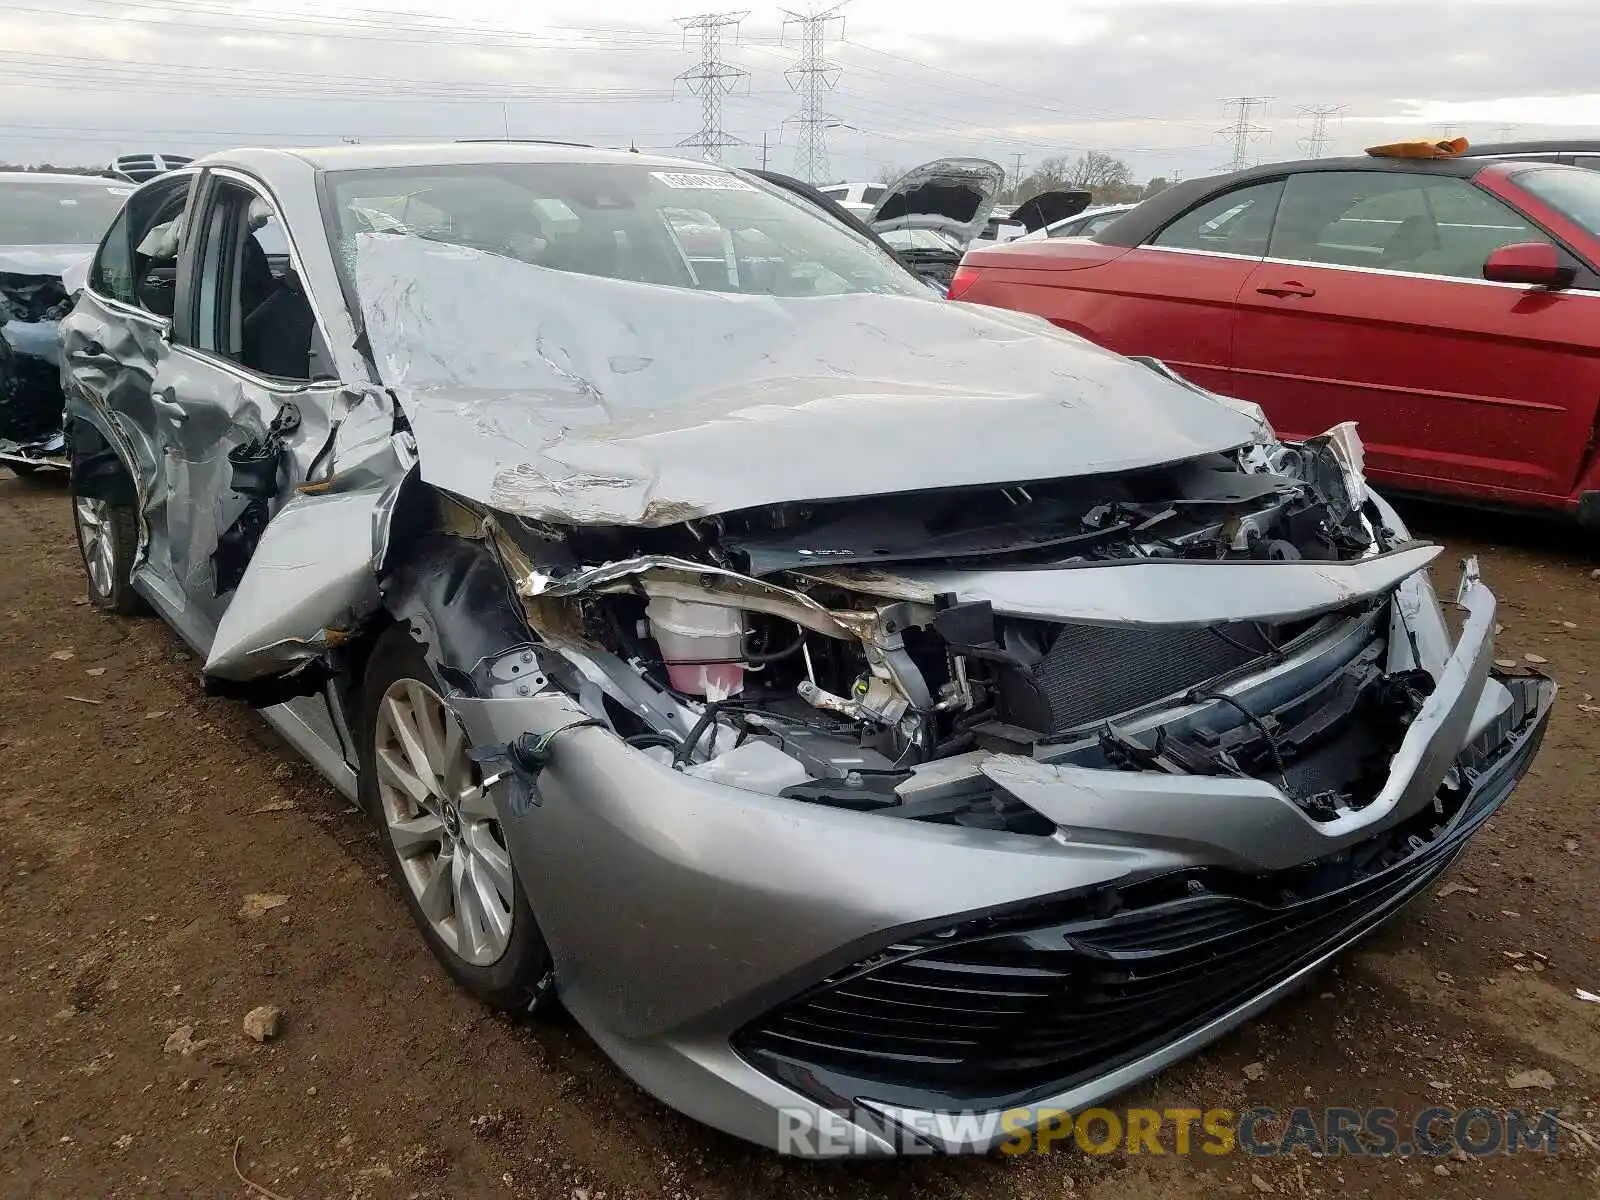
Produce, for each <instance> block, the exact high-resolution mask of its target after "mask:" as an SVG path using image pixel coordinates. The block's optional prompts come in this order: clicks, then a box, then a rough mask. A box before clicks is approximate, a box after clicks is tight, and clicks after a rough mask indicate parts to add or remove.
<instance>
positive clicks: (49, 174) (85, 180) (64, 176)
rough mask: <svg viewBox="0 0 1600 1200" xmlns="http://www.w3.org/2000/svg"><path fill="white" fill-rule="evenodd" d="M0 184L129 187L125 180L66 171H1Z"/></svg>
mask: <svg viewBox="0 0 1600 1200" xmlns="http://www.w3.org/2000/svg"><path fill="white" fill-rule="evenodd" d="M0 183H65V184H74V183H77V184H82V185H84V186H86V187H127V186H128V184H127V181H126V180H123V179H111V178H109V177H108V176H105V175H73V174H68V173H67V172H65V171H0Z"/></svg>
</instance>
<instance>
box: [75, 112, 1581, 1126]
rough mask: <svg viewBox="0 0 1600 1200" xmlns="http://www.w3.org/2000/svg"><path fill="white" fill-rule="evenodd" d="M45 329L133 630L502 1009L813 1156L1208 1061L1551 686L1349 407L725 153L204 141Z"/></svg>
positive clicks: (1524, 745) (1415, 886) (1546, 703)
mask: <svg viewBox="0 0 1600 1200" xmlns="http://www.w3.org/2000/svg"><path fill="white" fill-rule="evenodd" d="M61 338H62V351H63V354H62V361H63V374H64V382H65V385H66V391H67V397H68V398H67V426H66V431H67V436H68V440H69V444H70V454H71V467H72V484H71V490H72V505H73V513H74V517H75V521H76V527H77V531H78V535H79V539H80V542H81V546H82V550H83V558H84V563H85V567H86V569H87V575H88V586H89V594H90V597H91V599H92V600H93V601H94V603H96V604H98V605H101V606H103V607H105V608H107V609H111V610H115V611H118V612H134V611H136V610H138V609H140V608H142V607H146V606H147V607H149V608H153V609H154V610H155V611H156V612H157V613H158V614H160V616H161V617H162V618H163V619H164V620H166V621H167V622H168V623H169V624H170V625H171V626H172V627H173V628H174V629H176V630H177V631H178V633H179V634H180V635H181V636H182V637H183V638H184V639H185V640H186V641H187V642H189V643H190V644H191V645H193V646H194V647H195V648H196V649H197V650H198V652H199V653H200V654H201V655H202V656H203V657H204V660H205V666H204V677H205V682H206V686H207V687H208V689H209V690H211V691H212V692H213V693H216V694H222V695H227V696H233V697H237V698H238V699H240V700H241V701H243V702H246V703H249V704H252V705H254V706H256V707H258V708H259V709H260V710H261V712H262V715H263V716H264V717H265V718H266V719H267V720H268V721H270V722H271V723H272V725H273V726H274V727H275V728H276V729H277V730H278V731H279V732H280V733H281V734H282V735H283V736H284V737H285V738H287V739H288V741H289V742H290V743H292V744H293V745H294V746H295V747H296V748H297V749H298V750H299V751H300V752H301V753H302V754H304V755H305V756H306V758H307V759H309V760H310V761H311V762H312V763H314V764H315V765H316V767H317V768H318V770H320V771H321V772H322V773H323V774H324V775H326V776H327V778H328V779H329V780H330V781H332V783H333V784H334V785H335V786H336V787H338V788H339V789H340V790H341V791H343V792H344V793H345V794H346V795H348V796H351V797H354V798H357V799H358V800H359V802H360V804H361V805H362V806H363V807H364V808H365V809H366V810H367V811H368V812H369V813H370V814H371V816H372V819H373V820H374V821H375V822H376V824H377V826H378V828H379V829H380V830H381V831H382V837H383V842H384V845H385V847H386V854H387V857H388V860H389V864H390V867H391V868H392V870H393V872H394V875H395V877H396V879H397V880H398V881H399V884H400V890H401V892H402V894H403V895H404V897H405V901H406V904H407V906H408V907H409V908H410V910H411V915H412V917H413V918H414V920H415V922H416V925H417V928H418V930H419V931H420V933H421V935H422V937H423V939H424V940H425V941H426V942H427V944H428V947H429V949H430V950H431V951H432V952H433V954H434V955H435V956H436V957H437V958H438V960H439V962H440V963H441V964H442V965H443V967H444V968H445V969H446V970H447V971H449V972H450V974H451V975H452V976H453V977H454V978H455V979H456V980H457V981H458V982H459V983H460V985H461V986H462V987H464V988H465V989H467V990H468V991H470V992H471V993H473V994H474V995H476V996H478V997H480V998H481V999H482V1000H483V1001H484V1002H486V1003H488V1004H491V1005H495V1006H498V1007H502V1008H506V1009H512V1010H531V1009H537V1008H539V1007H541V1006H543V1005H545V1004H547V1003H555V1002H559V1003H561V1004H563V1005H565V1006H566V1008H567V1009H568V1010H569V1011H570V1012H571V1013H572V1014H573V1016H574V1017H576V1019H577V1020H578V1021H579V1022H580V1023H581V1024H582V1025H583V1027H584V1028H585V1029H586V1030H587V1031H588V1032H589V1033H590V1034H591V1035H592V1036H593V1037H594V1039H595V1040H596V1041H597V1042H598V1043H599V1044H600V1045H601V1047H603V1048H604V1050H605V1051H606V1053H607V1054H608V1055H610V1057H611V1058H612V1059H614V1060H615V1061H616V1063H617V1064H618V1065H619V1066H620V1067H621V1068H622V1070H624V1071H625V1072H627V1074H628V1075H629V1076H631V1077H632V1078H633V1079H634V1080H636V1081H637V1082H638V1083H639V1085H640V1086H641V1087H643V1088H645V1089H646V1090H648V1091H649V1092H651V1093H653V1094H654V1095H656V1096H658V1097H660V1098H661V1099H662V1100H663V1101H665V1102H666V1103H668V1104H670V1105H672V1106H674V1107H676V1108H678V1109H681V1110H682V1111H683V1112H685V1113H688V1114H690V1115H691V1116H693V1117H695V1118H697V1119H699V1120H700V1121H703V1122H706V1123H708V1124H710V1125H713V1126H716V1127H717V1128H720V1129H723V1130H726V1131H729V1132H730V1133H733V1134H736V1135H738V1136H740V1137H743V1138H748V1139H750V1140H752V1141H755V1142H758V1143H762V1144H764V1145H767V1146H771V1147H773V1148H774V1149H777V1150H779V1151H783V1152H787V1153H796V1154H814V1155H828V1154H848V1155H887V1154H895V1153H918V1152H921V1153H927V1152H948V1153H960V1152H973V1151H983V1150H986V1149H988V1148H990V1147H991V1146H993V1145H994V1144H995V1143H996V1142H997V1141H998V1140H999V1139H1000V1138H1002V1137H1003V1136H1004V1135H1005V1134H1006V1133H1008V1132H1015V1131H1016V1130H1017V1129H1018V1128H1019V1127H1026V1125H1027V1124H1028V1122H1030V1121H1032V1120H1033V1119H1034V1117H1033V1114H1036V1113H1040V1112H1041V1111H1043V1110H1046V1109H1048V1108H1052V1107H1053V1108H1058V1109H1059V1108H1065V1109H1069V1110H1080V1109H1082V1108H1083V1107H1085V1106H1086V1105H1089V1104H1091V1103H1093V1102H1096V1101H1099V1100H1101V1099H1103V1098H1105V1097H1108V1096H1110V1095H1112V1094H1114V1093H1116V1092H1118V1091H1120V1090H1122V1089H1124V1088H1127V1087H1128V1086H1129V1085H1131V1084H1133V1083H1135V1082H1136V1081H1138V1080H1140V1079H1143V1078H1145V1077H1146V1076H1149V1075H1150V1074H1152V1073H1153V1072H1155V1071H1158V1070H1160V1069H1161V1068H1162V1067H1164V1066H1166V1065H1168V1064H1170V1063H1172V1062H1174V1061H1176V1060H1178V1059H1181V1058H1183V1057H1184V1056H1186V1055H1188V1054H1190V1053H1192V1052H1194V1051H1195V1050H1196V1049H1198V1048H1199V1047H1201V1046H1203V1045H1205V1044H1206V1043H1208V1042H1210V1041H1212V1040H1213V1039H1215V1038H1217V1037H1218V1036H1220V1035H1221V1034H1222V1033H1224V1032H1225V1031H1227V1030H1228V1029H1230V1028H1233V1027H1235V1026H1237V1025H1238V1024H1240V1023H1241V1022H1243V1021H1245V1020H1247V1019H1249V1018H1250V1017H1251V1016H1252V1015H1253V1014H1255V1013H1258V1012H1260V1011H1261V1010H1262V1009H1263V1008H1265V1007H1266V1006H1267V1005H1269V1004H1271V1003H1272V1002H1273V1001H1274V1000H1275V999H1277V998H1278V997H1279V996H1281V995H1283V994H1284V993H1286V992H1287V991H1289V990H1290V989H1292V988H1293V987H1295V986H1296V985H1297V984H1299V983H1301V982H1302V981H1303V980H1304V979H1305V978H1306V977H1307V975H1308V974H1309V973H1310V972H1312V971H1314V970H1316V969H1317V968H1318V967H1319V966H1320V965H1321V964H1323V963H1325V962H1327V961H1328V960H1329V959H1330V958H1331V957H1333V956H1334V955H1336V954H1337V953H1338V952H1339V951H1340V950H1341V949H1342V948H1343V947H1345V946H1347V945H1349V944H1350V943H1351V942H1353V941H1355V940H1356V939H1358V938H1360V937H1362V936H1363V935H1364V934H1366V933H1368V932H1369V931H1371V930H1372V929H1373V928H1375V927H1376V926H1377V925H1378V924H1380V923H1381V922H1382V921H1383V920H1385V919H1386V918H1387V917H1389V916H1391V915H1392V914H1394V913H1396V912H1397V911H1398V910H1399V909H1400V908H1401V907H1403V906H1404V905H1405V904H1406V903H1407V902H1409V901H1410V900H1412V899H1415V898H1416V897H1418V896H1419V895H1422V894H1424V893H1425V892H1426V890H1427V889H1428V888H1429V887H1430V886H1431V885H1432V884H1433V883H1434V882H1435V881H1436V880H1437V879H1438V878H1439V876H1440V875H1441V873H1442V872H1444V871H1445V870H1446V869H1447V868H1448V867H1449V866H1450V864H1451V862H1452V861H1454V859H1455V858H1456V856H1457V855H1459V854H1460V853H1461V852H1462V850H1463V848H1464V847H1465V845H1466V843H1467V842H1468V840H1469V839H1470V838H1471V837H1472V835H1473V833H1474V832H1475V831H1476V830H1477V829H1478V828H1479V827H1480V826H1481V825H1482V824H1483V822H1484V821H1485V820H1486V819H1488V818H1489V817H1490V816H1491V815H1492V814H1493V813H1494V812H1495V810H1496V809H1497V808H1498V807H1499V806H1500V805H1501V804H1502V803H1503V802H1504V801H1505V800H1506V798H1507V796H1508V795H1509V793H1510V791H1511V789H1512V787H1513V786H1514V785H1515V783H1516V782H1517V781H1518V780H1519V779H1520V778H1521V776H1522V775H1523V773H1524V772H1525V771H1526V770H1527V769H1528V765H1529V762H1530V760H1531V759H1532V756H1533V754H1534V753H1535V751H1536V749H1537V746H1538V743H1539V740H1540V737H1541V735H1542V733H1543V731H1544V727H1545V723H1546V720H1547V717H1548V714H1549V710H1550V705H1551V703H1552V700H1553V696H1554V691H1555V688H1554V685H1553V684H1552V683H1551V682H1550V681H1549V680H1547V679H1545V678H1543V677H1541V676H1538V675H1533V674H1524V673H1513V674H1505V673H1500V672H1497V671H1496V670H1495V669H1494V667H1493V649H1492V635H1493V630H1494V617H1495V601H1494V597H1493V595H1492V594H1491V593H1490V591H1489V589H1488V588H1487V587H1486V586H1485V585H1484V584H1483V583H1481V582H1480V581H1479V579H1478V574H1477V570H1476V566H1475V565H1474V564H1473V563H1471V562H1468V563H1465V564H1463V566H1462V570H1461V575H1460V584H1459V590H1458V591H1457V592H1456V594H1455V595H1454V597H1453V600H1454V602H1455V603H1456V604H1458V605H1459V606H1460V607H1461V608H1462V609H1463V610H1464V614H1463V617H1462V621H1461V625H1460V636H1459V638H1456V639H1452V637H1451V636H1450V634H1449V633H1448V631H1447V627H1446V624H1445V620H1444V617H1443V614H1442V612H1441V607H1440V604H1439V602H1438V601H1437V600H1436V599H1435V595H1434V591H1433V589H1432V587H1431V586H1430V583H1429V574H1428V568H1429V565H1430V564H1431V563H1432V562H1433V560H1434V558H1435V556H1436V555H1437V554H1438V553H1439V547H1437V546H1433V545H1428V544H1425V543H1421V542H1418V541H1415V540H1413V539H1412V538H1411V536H1410V535H1409V533H1408V532H1407V530H1406V528H1405V526H1404V524H1403V523H1402V522H1401V520H1400V518H1399V517H1398V516H1396V514H1395V512H1394V511H1393V510H1392V509H1391V508H1390V507H1389V505H1388V504H1387V503H1385V501H1384V500H1383V499H1382V497H1380V496H1377V495H1375V494H1373V493H1372V492H1371V491H1369V490H1368V488H1367V485H1366V482H1365V480H1364V478H1363V475H1362V448H1361V443H1360V440H1359V437H1358V436H1357V432H1356V430H1355V429H1354V428H1353V427H1352V426H1349V425H1341V426H1336V427H1334V428H1332V429H1330V430H1329V431H1328V432H1327V433H1326V434H1324V435H1323V436H1320V437H1316V438H1312V439H1311V440H1309V441H1306V442H1303V443H1295V444H1290V443H1286V442H1283V441H1281V440H1279V439H1278V438H1276V437H1275V436H1274V434H1273V433H1272V431H1271V429H1270V428H1268V426H1267V424H1266V423H1265V421H1264V420H1263V419H1262V417H1261V415H1260V413H1259V412H1258V411H1257V410H1255V409H1254V408H1252V407H1251V406H1248V405H1242V404H1240V403H1238V402H1236V401H1232V400H1229V399H1226V398H1224V397H1221V396H1218V395H1215V394H1213V393H1210V392H1207V391H1204V390H1201V389H1199V388H1197V387H1195V386H1193V385H1191V384H1189V383H1188V382H1186V381H1185V380H1183V379H1182V378H1180V377H1179V376H1177V375H1175V374H1174V373H1172V372H1171V371H1169V370H1168V369H1167V368H1165V367H1164V366H1163V365H1162V364H1161V363H1159V362H1155V361H1152V360H1137V359H1127V358H1122V357H1119V356H1117V355H1115V354H1111V353H1108V352H1107V351H1104V350H1101V349H1098V348H1096V347H1095V346H1092V345H1090V344H1089V343H1087V342H1084V341H1082V340H1080V339H1078V338H1076V337H1073V336H1070V335H1068V334H1066V333H1063V332H1061V331H1059V330H1056V329H1054V328H1052V327H1051V326H1049V325H1048V324H1046V323H1045V322H1043V321H1041V320H1038V319H1037V318H1033V317H1028V316H1023V315H1019V314H1015V313H1010V312H1002V311H998V310H993V309H985V308H977V307H973V306H969V305H965V304H951V303H947V302H945V301H942V300H939V299H937V298H934V297H933V296H932V295H931V294H930V293H929V291H928V289H927V288H926V287H924V286H923V285H922V284H921V283H919V282H918V280H917V279H916V278H915V276H914V275H913V274H912V273H911V272H910V271H908V270H907V269H906V268H905V266H904V265H903V264H902V263H900V262H899V261H898V260H896V259H895V258H894V257H893V256H892V255H891V254H889V253H887V252H886V251H885V250H884V248H883V247H882V245H881V243H876V242H874V241H873V240H871V239H870V238H869V237H867V236H865V235H863V234H862V233H861V232H860V231H859V230H856V229H852V228H849V227H847V226H846V225H845V224H844V223H843V222H841V221H839V220H836V219H835V218H833V217H831V216H829V215H828V214H827V213H826V212H824V211H823V210H822V209H820V208H818V207H816V206H815V205H814V204H813V203H811V202H810V201H809V200H808V199H807V197H806V195H805V193H804V191H803V189H799V188H786V187H784V186H782V184H781V182H774V181H768V180H767V179H763V178H756V177H753V176H750V175H747V174H745V173H743V172H740V171H737V170H731V169H725V168H722V167H719V166H716V165H712V164H707V163H702V162H685V161H680V160H673V159H665V158H654V157H650V156H646V155H641V154H633V153H614V152H608V151H599V150H590V149H585V148H581V147H571V146H554V145H532V144H529V145H508V144H498V145H496V144H478V145H473V144H457V145H444V146H404V147H397V146H385V147H352V146H344V147H338V148H334V149H326V150H306V151H288V150H248V151H239V152H236V153H228V154H218V155H213V156H211V157H209V158H206V159H202V160H199V161H197V162H195V163H193V164H191V165H189V166H187V167H185V168H182V169H180V170H178V171H175V172H172V173H169V174H167V175H164V176H162V177H160V178H158V179H155V180H153V181H151V182H149V183H147V184H145V185H144V186H143V187H141V188H140V189H139V190H138V191H137V192H135V193H134V194H133V195H132V196H131V197H130V198H129V199H128V201H127V203H126V204H125V206H124V208H123V210H122V212H121V215H120V216H119V217H118V218H117V220H116V222H115V224H114V225H113V226H112V228H111V230H110V232H109V234H108V235H107V236H106V239H105V241H104V243H103V244H102V245H101V246H100V247H99V250H98V253H97V254H96V256H95V259H94V263H93V266H92V269H91V271H90V276H89V280H88V284H87V287H86V288H85V290H84V292H83V294H82V295H81V297H80V298H79V300H78V302H77V304H76V307H75V308H74V310H73V311H72V312H71V314H70V315H69V316H67V317H66V319H65V320H64V322H63V323H62V328H61Z"/></svg>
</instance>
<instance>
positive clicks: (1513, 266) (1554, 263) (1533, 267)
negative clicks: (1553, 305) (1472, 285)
mask: <svg viewBox="0 0 1600 1200" xmlns="http://www.w3.org/2000/svg"><path fill="white" fill-rule="evenodd" d="M1577 274H1578V272H1577V268H1575V267H1570V266H1566V265H1564V264H1563V263H1562V261H1561V259H1560V257H1559V256H1558V255H1557V254H1556V248H1555V247H1554V246H1552V245H1551V244H1550V243H1549V242H1517V243H1515V244H1514V245H1510V246H1501V247H1500V248H1499V249H1498V250H1494V251H1491V252H1490V254H1489V257H1488V259H1487V260H1486V261H1485V262H1484V264H1483V277H1484V278H1485V279H1487V280H1489V281H1490V282H1492V283H1521V284H1526V285H1527V286H1529V287H1551V288H1560V287H1566V286H1567V285H1568V284H1569V283H1571V282H1572V281H1573V279H1574V278H1576V277H1577Z"/></svg>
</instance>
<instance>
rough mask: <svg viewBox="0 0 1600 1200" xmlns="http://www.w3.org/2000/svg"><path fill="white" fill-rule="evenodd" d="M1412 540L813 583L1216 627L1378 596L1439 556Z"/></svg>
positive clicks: (837, 573) (1025, 613) (826, 577)
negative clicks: (1325, 554) (1258, 555)
mask: <svg viewBox="0 0 1600 1200" xmlns="http://www.w3.org/2000/svg"><path fill="white" fill-rule="evenodd" d="M1439 552H1440V547H1438V546H1432V545H1415V546H1408V547H1405V548H1404V549H1400V550H1392V551H1390V552H1388V553H1386V554H1378V555H1374V556H1373V557H1371V558H1364V559H1358V560H1355V561H1351V562H1316V561H1314V560H1310V559H1298V560H1294V561H1290V562H1269V561H1266V560H1261V561H1255V560H1249V561H1212V560H1206V559H1199V560H1190V559H1151V560H1145V561H1140V562H1108V563H1085V564H1083V565H1081V566H1075V567H1059V568H1055V569H1041V570H1029V571H939V570H935V571H929V570H917V569H914V568H908V569H905V570H900V571H894V572H890V571H883V570H869V569H860V568H855V567H835V568H822V569H819V570H811V571H806V572H804V577H805V578H807V579H813V580H816V581H817V582H819V583H827V584H832V585H833V586H835V587H844V588H849V589H851V590H853V591H859V592H866V593H868V594H869V595H874V596H879V597H882V598H884V599H887V600H906V601H911V602H913V603H919V604H932V603H933V602H934V600H935V598H936V597H937V596H939V595H942V594H946V593H948V594H951V595H955V596H959V597H960V598H961V599H962V600H963V601H965V602H968V603H973V602H986V603H988V604H991V605H993V606H994V611H995V612H996V613H1000V614H1003V615H1006V616H1013V617H1039V618H1044V619H1048V620H1054V621H1073V622H1081V623H1083V624H1086V625H1173V626H1181V625H1189V626H1193V625H1210V624H1214V623H1215V622H1218V621H1268V620H1280V621H1281V620H1294V619H1296V618H1299V617H1305V616H1311V615H1313V614H1316V613H1320V612H1326V611H1327V610H1329V609H1331V608H1337V607H1339V606H1340V605H1342V604H1349V603H1351V602H1353V601H1357V600H1364V599H1366V598H1368V597H1371V596H1378V595H1381V594H1383V593H1384V592H1386V591H1388V590H1389V589H1390V588H1392V587H1394V585H1395V584H1396V583H1398V582H1399V581H1400V580H1402V579H1404V578H1406V577H1407V576H1408V575H1412V574H1415V573H1416V572H1418V571H1421V570H1422V569H1424V568H1425V567H1426V566H1427V565H1428V564H1429V563H1430V562H1432V561H1433V560H1434V559H1435V558H1437V557H1438V555H1439Z"/></svg>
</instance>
